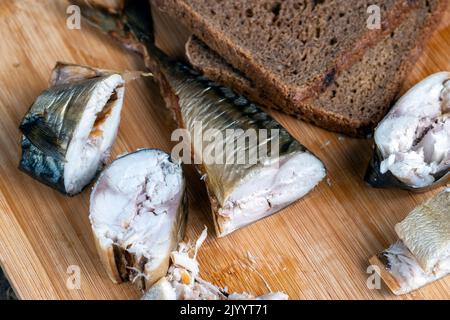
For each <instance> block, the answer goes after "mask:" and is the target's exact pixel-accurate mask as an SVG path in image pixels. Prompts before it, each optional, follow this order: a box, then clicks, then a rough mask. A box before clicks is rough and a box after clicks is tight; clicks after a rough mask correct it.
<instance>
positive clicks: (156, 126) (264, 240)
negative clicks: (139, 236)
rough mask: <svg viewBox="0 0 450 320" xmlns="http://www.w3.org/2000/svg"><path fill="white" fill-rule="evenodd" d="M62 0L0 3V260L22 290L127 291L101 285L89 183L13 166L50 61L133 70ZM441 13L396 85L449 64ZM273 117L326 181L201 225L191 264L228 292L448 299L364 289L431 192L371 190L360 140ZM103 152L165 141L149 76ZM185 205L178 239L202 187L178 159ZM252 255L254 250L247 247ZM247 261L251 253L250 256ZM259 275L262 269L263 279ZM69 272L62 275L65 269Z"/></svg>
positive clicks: (444, 285)
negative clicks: (280, 203) (242, 221)
mask: <svg viewBox="0 0 450 320" xmlns="http://www.w3.org/2000/svg"><path fill="white" fill-rule="evenodd" d="M67 5H68V4H67V2H66V1H51V0H40V1H32V0H7V1H6V0H5V1H1V3H0V34H1V37H2V45H1V46H0V56H1V57H2V59H1V61H0V70H1V72H0V81H1V83H2V86H1V87H0V148H1V151H0V261H1V266H2V268H4V270H5V272H6V274H7V275H8V277H9V279H10V281H11V283H12V286H13V287H14V289H15V291H16V293H17V295H18V296H19V297H20V298H24V299H134V298H138V297H139V292H137V291H136V290H135V289H134V288H133V286H132V285H130V284H122V285H114V284H112V283H111V282H110V281H109V279H108V278H107V276H106V273H105V271H104V270H103V268H102V267H101V265H100V261H99V258H98V256H97V254H96V251H95V247H94V242H93V238H92V235H91V231H90V225H89V221H88V205H89V189H88V190H86V191H85V192H83V193H82V194H81V195H79V196H76V197H73V198H67V197H64V196H62V195H60V194H59V193H57V192H55V191H53V190H52V189H49V188H47V187H45V186H43V185H41V184H39V183H38V182H36V181H34V180H32V179H31V178H30V177H28V176H27V175H25V174H23V173H22V172H20V171H19V170H18V169H17V165H18V162H19V157H20V148H19V141H20V132H19V130H18V128H17V127H18V124H19V122H20V120H21V118H22V117H23V115H24V114H25V112H26V111H27V109H28V107H29V105H30V104H31V103H32V102H33V101H34V99H35V98H36V97H37V96H38V95H39V93H40V92H41V91H42V90H44V89H45V88H46V86H47V81H48V76H49V73H50V70H51V69H52V67H53V65H54V63H55V61H57V60H62V61H68V62H76V63H81V64H89V65H93V66H98V67H103V68H113V69H117V70H137V69H143V65H142V62H141V61H140V59H139V57H137V56H135V55H132V54H129V53H128V52H127V51H125V50H124V49H122V48H121V47H120V45H118V44H117V43H115V42H114V41H112V40H110V39H108V38H107V37H105V36H103V35H102V34H100V33H99V32H97V31H96V30H94V29H92V28H91V27H89V26H88V25H87V24H86V23H82V28H81V30H69V29H68V28H67V27H66V17H67V15H66V9H67ZM449 17H450V14H449V12H447V13H446V18H445V19H443V24H442V25H441V26H440V28H439V30H438V32H437V33H436V34H435V35H434V36H433V38H432V39H431V41H430V43H429V45H428V47H427V48H426V50H425V51H424V53H423V55H422V56H421V59H420V60H419V61H418V62H417V64H416V65H415V68H414V69H413V70H411V73H410V75H409V77H408V79H407V81H406V83H405V88H407V87H409V86H410V85H412V84H413V83H415V82H417V81H418V80H420V79H422V78H423V77H425V76H426V75H428V74H430V73H432V72H435V71H439V70H444V69H447V70H450V61H449V58H448V53H449V52H450V25H449V24H448V21H449ZM274 116H275V117H276V118H277V119H278V120H279V121H280V122H281V123H282V124H283V125H284V126H285V127H286V128H287V129H288V130H289V131H290V132H291V133H292V134H293V135H294V136H295V137H296V138H298V139H299V140H300V141H301V142H302V143H304V144H305V145H306V146H307V147H308V148H309V149H310V150H312V151H313V152H314V153H315V154H316V155H318V156H319V157H320V158H321V159H323V161H324V162H325V164H326V166H327V168H328V172H329V176H328V181H327V182H328V183H327V182H324V183H322V184H320V185H319V186H318V187H317V188H316V190H314V192H312V193H310V194H309V195H308V196H307V197H306V198H304V199H303V200H301V201H299V202H297V203H295V204H294V205H292V206H290V207H289V208H288V209H286V210H284V211H283V212H281V213H279V214H277V215H274V216H272V217H270V218H267V219H265V220H263V221H260V222H258V223H256V224H253V225H252V226H249V227H247V228H245V229H243V230H240V231H238V232H235V233H233V234H231V235H230V236H227V237H225V238H222V239H217V238H216V237H215V236H214V234H213V232H211V233H210V234H209V236H208V239H207V241H206V243H205V244H204V246H203V248H202V250H201V251H200V254H199V260H200V264H201V269H202V271H201V275H202V276H203V277H204V278H205V279H206V280H209V281H212V282H214V283H216V284H217V285H220V286H227V287H228V288H229V290H230V291H247V292H254V293H256V294H262V293H265V292H267V290H268V288H267V286H266V284H265V282H267V284H268V285H269V286H270V288H271V289H272V290H282V291H285V292H287V293H288V294H289V296H290V297H291V298H293V299H329V298H333V299H335V298H338V299H365V298H368V299H391V298H396V299H398V298H404V299H413V298H414V299H438V298H444V299H445V298H447V299H448V298H450V279H449V278H447V279H444V280H441V281H439V282H437V283H435V284H432V285H430V286H428V287H426V288H424V289H421V290H419V291H416V292H414V293H412V294H410V295H406V296H403V297H395V296H393V295H392V294H391V293H390V292H389V291H388V290H387V289H386V288H385V286H383V287H382V288H381V290H370V289H368V288H367V285H366V281H367V278H368V274H367V273H366V269H367V267H368V258H369V257H370V256H372V255H373V254H374V253H376V252H379V251H380V250H382V249H384V248H385V247H387V246H388V245H389V244H390V243H391V242H392V241H394V240H395V233H394V225H395V223H397V222H398V221H400V220H401V219H403V218H404V217H405V216H406V214H407V213H408V212H409V211H410V210H411V209H412V208H413V207H415V206H416V205H418V204H419V203H420V202H422V201H424V200H425V199H427V198H429V197H430V196H431V195H432V194H433V193H434V192H437V191H438V190H435V191H431V192H428V193H424V194H412V193H409V192H406V191H399V190H376V189H371V188H370V187H368V186H366V185H365V183H364V182H363V181H362V179H361V177H362V176H363V174H364V171H365V168H366V165H367V163H368V161H369V158H370V155H371V143H372V142H371V141H370V140H358V139H350V138H346V137H342V136H339V135H337V134H333V133H329V132H326V131H324V130H321V129H318V128H316V127H313V126H311V125H308V124H306V123H303V122H301V121H298V120H295V119H292V118H290V117H288V116H285V115H282V114H279V113H274ZM122 119H123V120H122V123H121V126H120V131H119V135H118V138H117V141H116V143H115V144H114V147H113V152H112V157H113V158H114V157H115V156H117V155H118V154H121V153H123V152H126V151H132V150H135V149H137V148H142V147H153V148H161V149H163V150H166V151H170V150H171V145H172V144H171V142H170V139H169V137H170V132H171V130H172V128H173V124H172V123H171V122H170V118H169V116H168V115H167V113H166V112H165V107H164V104H163V102H162V100H161V98H160V96H159V94H158V87H157V86H156V85H155V84H154V83H153V82H152V80H150V79H141V80H138V81H136V82H133V83H130V84H129V85H128V86H127V89H126V98H125V106H124V110H123V118H122ZM185 169H186V176H187V181H188V193H189V197H190V204H191V205H190V212H189V221H188V229H187V238H190V239H195V238H196V237H197V236H198V235H199V234H200V232H201V230H202V229H203V226H204V225H206V226H207V227H208V228H209V229H210V230H213V226H212V221H211V218H210V213H209V204H208V200H207V197H206V193H205V190H204V186H203V184H202V182H201V181H200V179H199V177H198V175H197V174H196V173H195V171H194V170H193V168H192V167H190V166H186V167H185ZM250 257H255V258H250ZM253 260H254V262H252V261H253ZM73 265H75V266H78V267H79V268H80V274H81V286H80V288H79V289H72V290H71V289H68V288H67V286H66V283H67V281H68V279H69V274H68V273H67V269H68V267H70V266H73ZM263 279H264V280H263ZM69 280H70V279H69Z"/></svg>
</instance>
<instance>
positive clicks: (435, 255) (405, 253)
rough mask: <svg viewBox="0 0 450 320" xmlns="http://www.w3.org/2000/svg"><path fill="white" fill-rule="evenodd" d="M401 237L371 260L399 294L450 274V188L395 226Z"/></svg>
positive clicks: (387, 282) (391, 287)
mask: <svg viewBox="0 0 450 320" xmlns="http://www.w3.org/2000/svg"><path fill="white" fill-rule="evenodd" d="M395 231H396V232H397V235H398V237H399V238H400V240H398V241H397V242H396V243H394V244H393V245H391V246H390V247H389V248H388V249H386V250H385V251H383V252H382V253H381V254H379V255H378V256H375V257H373V258H372V259H371V260H370V261H371V263H372V264H373V265H377V266H378V267H379V269H380V272H381V276H382V278H383V280H384V281H385V282H386V284H387V285H388V286H389V288H390V289H391V290H392V291H393V292H394V293H395V294H405V293H409V292H411V291H414V290H416V289H418V288H420V287H422V286H425V285H427V284H429V283H431V282H434V281H436V280H438V279H440V278H443V277H445V276H447V275H448V274H450V190H449V189H445V190H444V191H442V192H440V193H438V194H437V195H436V196H434V197H433V198H431V199H430V200H428V201H426V202H425V203H423V204H422V205H420V206H418V207H417V208H415V209H414V210H413V211H411V213H410V214H409V215H408V216H407V217H406V218H405V219H404V220H403V221H402V222H400V223H398V224H397V225H396V226H395Z"/></svg>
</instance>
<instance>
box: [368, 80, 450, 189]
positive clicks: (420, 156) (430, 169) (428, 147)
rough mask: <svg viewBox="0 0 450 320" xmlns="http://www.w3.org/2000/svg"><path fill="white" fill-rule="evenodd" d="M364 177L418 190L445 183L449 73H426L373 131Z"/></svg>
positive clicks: (449, 148) (449, 145)
mask: <svg viewBox="0 0 450 320" xmlns="http://www.w3.org/2000/svg"><path fill="white" fill-rule="evenodd" d="M374 138H375V154H374V158H373V159H372V161H371V163H370V165H369V169H368V171H367V175H366V181H368V182H369V183H370V184H371V185H372V186H375V187H400V188H406V189H410V190H417V191H422V190H425V189H426V188H428V187H430V186H436V185H438V184H442V183H445V182H446V181H448V172H449V168H450V72H439V73H436V74H433V75H431V76H429V77H428V78H426V79H424V80H423V81H421V82H419V83H418V84H417V85H415V86H414V87H413V88H411V89H410V90H409V91H408V92H407V93H406V94H405V95H404V96H403V97H402V98H401V99H400V100H398V102H397V103H396V104H395V105H394V107H393V108H392V110H391V111H390V112H389V113H388V115H387V116H386V117H385V118H384V119H383V120H382V121H381V122H380V124H379V125H378V127H377V128H376V130H375V135H374Z"/></svg>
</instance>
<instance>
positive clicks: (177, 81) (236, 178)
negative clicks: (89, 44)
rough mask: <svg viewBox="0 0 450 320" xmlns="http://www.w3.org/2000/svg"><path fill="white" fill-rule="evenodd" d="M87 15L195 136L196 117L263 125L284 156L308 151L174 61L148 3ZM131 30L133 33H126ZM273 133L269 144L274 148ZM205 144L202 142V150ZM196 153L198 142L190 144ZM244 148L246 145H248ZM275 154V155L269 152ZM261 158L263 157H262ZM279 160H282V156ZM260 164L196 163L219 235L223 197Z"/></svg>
mask: <svg viewBox="0 0 450 320" xmlns="http://www.w3.org/2000/svg"><path fill="white" fill-rule="evenodd" d="M82 13H83V14H84V15H85V17H86V18H87V19H88V20H89V21H90V22H91V23H92V24H93V25H94V26H96V27H98V28H100V29H101V30H102V31H104V32H106V33H108V34H110V35H111V36H113V37H115V38H116V39H118V40H120V42H122V43H123V44H124V45H125V46H126V47H128V48H131V49H132V50H135V51H137V52H138V53H140V54H141V55H142V56H143V57H144V60H145V64H146V66H147V67H148V68H149V69H150V70H151V71H152V73H153V75H154V76H155V78H156V79H157V81H158V83H159V84H160V90H161V93H162V96H163V97H164V99H165V102H166V105H167V106H168V107H169V109H170V110H171V111H172V113H173V114H174V118H175V120H176V122H177V124H178V126H179V127H180V128H184V129H188V131H190V133H191V136H192V131H193V123H194V121H201V122H202V124H203V130H205V131H206V130H207V129H210V128H211V129H217V130H219V131H221V132H224V131H225V130H226V129H242V130H246V129H255V131H256V132H258V135H259V129H278V130H279V150H276V151H278V153H279V155H280V159H283V157H286V156H287V155H290V154H294V153H301V152H305V153H309V151H307V149H306V148H305V147H304V146H303V145H301V144H300V143H299V142H298V141H297V140H295V139H294V138H293V137H292V136H291V135H290V134H289V133H288V132H287V131H286V130H285V129H284V128H283V127H282V126H281V125H280V124H279V123H278V122H276V121H275V120H274V119H272V118H271V117H270V116H269V115H268V114H267V113H265V112H264V111H263V110H261V109H260V108H259V107H258V106H256V105H255V104H253V103H252V102H250V101H249V100H247V99H246V98H245V97H243V96H241V95H238V94H237V93H235V92H234V91H233V90H231V89H229V88H226V87H223V86H221V85H219V84H217V83H215V82H213V81H210V80H209V79H207V78H206V77H204V76H202V75H201V74H200V73H198V72H197V71H195V70H193V69H192V68H190V67H189V66H187V65H185V64H183V63H181V62H178V61H172V60H170V59H169V58H168V57H167V56H166V55H165V54H164V53H162V52H161V51H160V50H159V49H158V48H156V46H155V45H154V44H153V39H152V32H151V15H150V8H149V6H148V2H147V1H130V2H128V4H126V6H125V13H124V15H123V16H111V15H108V14H105V13H104V12H102V11H99V10H92V9H89V8H85V9H83V10H82ZM127 30H128V31H131V32H127ZM271 139H272V137H269V138H268V139H266V140H265V141H264V142H261V140H258V141H259V144H261V143H266V144H267V146H268V152H269V153H271V151H270V145H271V144H270V143H269V142H270V141H271ZM206 146H207V143H206V144H205V143H203V146H202V147H203V148H202V149H203V150H205V147H206ZM192 147H193V152H195V150H198V149H199V148H198V147H199V146H198V145H194V144H193V145H192ZM246 148H247V149H246V151H250V152H251V150H248V147H247V146H246ZM271 154H272V153H271ZM258 160H259V161H261V162H262V161H263V160H264V159H261V158H259V159H258ZM280 161H281V160H280ZM263 167H264V165H262V164H258V165H252V164H234V163H233V164H205V163H204V162H203V163H202V164H200V165H197V169H198V171H199V173H200V174H201V175H202V176H203V175H205V176H206V178H205V183H206V187H207V191H208V194H209V197H210V202H211V207H212V211H213V217H214V222H215V226H216V231H217V233H218V235H219V236H223V235H225V234H226V233H227V232H225V231H224V230H222V228H221V225H222V224H223V223H224V221H223V220H224V219H225V218H223V217H222V216H220V215H219V214H218V211H219V209H220V208H221V207H222V206H223V204H224V201H225V199H226V198H227V197H228V196H229V195H230V194H231V192H232V191H234V190H235V189H236V188H237V186H238V185H239V184H240V183H242V182H243V181H245V179H246V178H249V177H251V176H252V174H254V173H256V172H259V170H261V169H262V168H263Z"/></svg>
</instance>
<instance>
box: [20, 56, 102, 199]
mask: <svg viewBox="0 0 450 320" xmlns="http://www.w3.org/2000/svg"><path fill="white" fill-rule="evenodd" d="M109 74H110V73H109V72H107V71H106V70H101V69H95V68H91V67H87V66H80V65H74V64H66V63H61V62H58V63H57V64H56V66H55V68H54V70H53V71H52V76H51V80H50V85H51V86H50V88H48V89H47V90H45V91H44V92H43V93H42V94H41V95H40V96H39V97H38V98H37V100H36V101H35V102H34V103H33V105H32V106H31V107H30V109H29V111H28V112H27V113H26V115H25V116H24V118H23V119H22V122H21V123H20V126H19V129H20V130H21V131H22V134H23V137H22V144H21V146H22V157H21V159H20V163H19V169H20V170H22V171H24V172H25V173H27V174H28V175H30V176H32V177H33V178H35V179H37V180H38V181H40V182H42V183H44V184H46V185H48V186H50V187H52V188H54V189H56V190H58V191H59V192H61V193H63V194H67V190H66V188H65V186H64V166H65V162H66V161H65V155H66V152H67V148H68V146H69V144H70V141H71V139H72V136H73V133H74V131H75V128H76V126H77V124H78V123H79V121H80V119H81V116H82V115H83V111H84V108H85V106H86V104H87V101H88V99H89V98H90V96H91V94H92V92H93V90H94V89H95V88H96V85H97V84H98V83H99V82H101V81H103V80H104V79H105V78H106V77H107V76H108V75H109ZM100 169H101V168H99V170H100ZM70 195H72V194H70Z"/></svg>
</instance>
